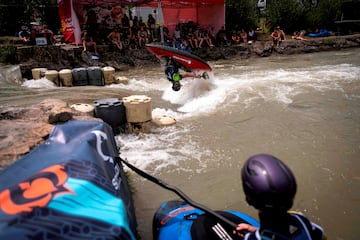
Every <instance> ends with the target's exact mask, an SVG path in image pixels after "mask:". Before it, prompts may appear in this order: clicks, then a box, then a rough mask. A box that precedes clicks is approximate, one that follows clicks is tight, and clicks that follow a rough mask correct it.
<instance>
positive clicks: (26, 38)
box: [19, 25, 31, 43]
mask: <svg viewBox="0 0 360 240" xmlns="http://www.w3.org/2000/svg"><path fill="white" fill-rule="evenodd" d="M19 38H20V40H21V41H22V42H23V43H30V42H31V33H30V31H29V28H28V27H27V26H25V25H24V26H21V30H20V32H19Z"/></svg>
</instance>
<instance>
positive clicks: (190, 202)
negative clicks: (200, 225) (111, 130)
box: [119, 157, 238, 230]
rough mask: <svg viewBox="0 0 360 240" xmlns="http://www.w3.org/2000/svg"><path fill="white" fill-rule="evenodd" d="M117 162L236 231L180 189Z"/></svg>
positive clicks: (125, 162)
mask: <svg viewBox="0 0 360 240" xmlns="http://www.w3.org/2000/svg"><path fill="white" fill-rule="evenodd" d="M119 160H120V161H121V162H123V163H124V164H125V165H126V166H128V167H129V168H130V169H131V170H133V171H134V172H136V173H137V174H139V175H140V176H142V177H143V178H146V179H148V180H150V181H151V182H153V183H155V184H157V185H160V186H161V187H163V188H166V189H168V190H170V191H172V192H174V193H176V194H177V195H178V196H179V197H180V198H181V199H183V200H184V201H185V202H187V203H188V204H190V205H191V206H193V207H196V208H198V209H200V210H202V211H204V212H206V213H208V214H210V215H212V216H214V217H216V218H217V219H219V220H221V221H222V222H223V223H225V224H227V225H229V226H230V227H232V228H233V229H234V230H235V229H236V227H237V225H238V224H236V223H234V222H232V221H230V220H229V219H227V218H225V217H224V216H222V215H220V214H218V213H217V212H215V211H213V210H211V209H209V208H207V207H205V206H203V205H202V204H200V203H197V202H194V201H193V200H192V199H190V198H189V197H188V196H187V195H186V194H185V193H183V192H182V191H181V190H180V189H178V188H177V187H175V186H172V185H169V184H167V183H165V182H163V181H162V180H160V179H158V178H156V177H154V176H152V175H150V174H148V173H146V172H144V171H142V170H141V169H139V168H137V167H135V166H133V165H131V164H130V163H128V162H127V161H125V160H124V159H122V158H121V157H119Z"/></svg>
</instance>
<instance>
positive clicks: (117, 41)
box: [107, 27, 123, 51]
mask: <svg viewBox="0 0 360 240" xmlns="http://www.w3.org/2000/svg"><path fill="white" fill-rule="evenodd" d="M107 38H108V39H109V40H110V42H111V44H114V45H115V46H116V47H117V48H118V49H119V50H120V51H121V50H122V49H123V45H122V42H121V36H120V29H119V27H115V28H114V30H113V31H112V32H110V33H109V35H108V36H107Z"/></svg>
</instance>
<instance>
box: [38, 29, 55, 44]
mask: <svg viewBox="0 0 360 240" xmlns="http://www.w3.org/2000/svg"><path fill="white" fill-rule="evenodd" d="M41 34H42V35H43V37H44V38H46V41H47V44H48V45H51V44H53V43H54V33H53V31H51V30H50V29H49V28H48V26H47V25H44V26H43V30H42V31H41Z"/></svg>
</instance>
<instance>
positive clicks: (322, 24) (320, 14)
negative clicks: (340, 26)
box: [306, 0, 345, 30]
mask: <svg viewBox="0 0 360 240" xmlns="http://www.w3.org/2000/svg"><path fill="white" fill-rule="evenodd" d="M343 2H345V1H344V0H327V1H324V0H323V1H319V3H318V5H317V6H316V7H312V8H309V11H308V12H307V14H306V19H307V22H308V25H309V27H310V28H311V29H314V28H316V27H317V28H325V29H330V30H335V29H336V26H335V24H334V21H335V20H337V19H340V16H341V4H342V3H343Z"/></svg>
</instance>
